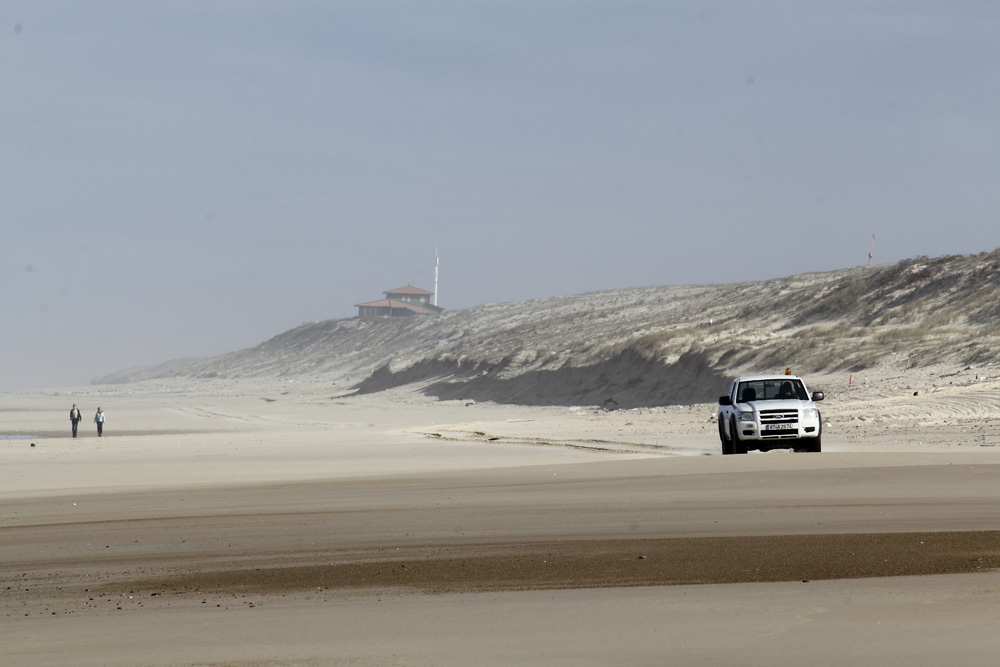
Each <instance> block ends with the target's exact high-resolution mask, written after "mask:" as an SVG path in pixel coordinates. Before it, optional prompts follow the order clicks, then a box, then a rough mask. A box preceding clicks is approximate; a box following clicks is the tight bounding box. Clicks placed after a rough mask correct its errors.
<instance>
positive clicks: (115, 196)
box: [0, 0, 1000, 390]
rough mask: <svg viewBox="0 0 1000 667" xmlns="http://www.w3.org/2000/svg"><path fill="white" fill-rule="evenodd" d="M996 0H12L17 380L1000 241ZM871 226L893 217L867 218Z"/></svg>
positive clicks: (9, 161)
mask: <svg viewBox="0 0 1000 667" xmlns="http://www.w3.org/2000/svg"><path fill="white" fill-rule="evenodd" d="M998 35H1000V3H994V2H958V1H953V2H912V1H905V2H904V1H899V2H881V3H880V2H871V1H864V2H846V1H843V0H836V1H833V2H801V1H799V0H790V1H788V2H751V1H745V2H661V3H656V2H652V3H622V2H606V3H605V2H586V3H571V2H499V3H493V2H468V1H462V2H433V3H421V2H406V3H403V2H398V3H396V2H294V1H282V2H278V1H274V2H247V1H244V0H239V1H236V0H233V1H226V0H214V1H212V2H191V3H186V2H176V1H170V2H153V1H151V0H143V1H142V2H125V1H123V0H122V1H117V2H85V1H80V0H74V1H72V2H68V1H67V2H11V1H9V0H4V1H3V2H0V253H2V262H0V295H2V301H0V309H2V310H0V390H11V389H28V388H40V387H51V386H70V385H80V384H88V383H89V382H90V381H91V380H92V379H93V378H96V377H99V376H101V375H104V374H107V373H110V372H113V371H117V370H121V369H124V368H128V367H132V366H139V365H152V364H157V363H160V362H163V361H167V360H170V359H175V358H180V357H203V356H211V355H215V354H221V353H224V352H229V351H233V350H238V349H242V348H245V347H249V346H251V345H255V344H257V343H259V342H261V341H263V340H266V339H267V338H270V337H271V336H273V335H276V334H278V333H281V332H283V331H286V330H288V329H290V328H292V327H295V326H298V325H300V324H301V323H303V322H305V321H312V320H325V319H331V318H342V317H351V316H353V315H355V314H356V313H357V309H356V308H354V304H356V303H360V302H364V301H370V300H374V299H378V298H381V297H382V292H383V291H384V290H387V289H391V288H394V287H399V286H401V285H406V284H408V283H409V284H413V285H415V286H417V287H421V288H424V289H427V290H432V289H433V288H434V257H435V249H437V251H438V252H439V254H440V261H441V265H440V266H441V268H440V292H439V294H440V299H439V304H440V305H442V306H444V307H445V308H467V307H471V306H475V305H478V304H482V303H492V302H499V301H520V300H525V299H531V298H537V297H548V296H556V295H563V294H574V293H581V292H589V291H595V290H604V289H613V288H620V287H634V286H649V285H675V284H698V283H720V282H732V281H746V280H758V279H765V278H773V277H778V276H786V275H791V274H795V273H801V272H806V271H825V270H831V269H840V268H846V267H851V266H858V265H863V264H865V263H866V262H867V255H868V252H869V251H870V250H871V249H872V246H873V243H874V253H875V262H876V263H884V262H894V261H897V260H900V259H903V258H906V257H914V256H917V255H929V256H938V255H945V254H969V253H977V252H982V251H991V250H993V249H994V248H996V247H997V246H998V245H1000V240H998V230H1000V225H998V211H1000V187H998V184H1000V67H998V63H1000V39H998V38H997V36H998ZM873 235H874V240H873Z"/></svg>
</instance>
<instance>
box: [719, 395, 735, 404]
mask: <svg viewBox="0 0 1000 667" xmlns="http://www.w3.org/2000/svg"><path fill="white" fill-rule="evenodd" d="M732 404H733V399H731V398H729V397H728V396H719V405H732Z"/></svg>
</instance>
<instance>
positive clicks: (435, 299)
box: [434, 248, 441, 306]
mask: <svg viewBox="0 0 1000 667" xmlns="http://www.w3.org/2000/svg"><path fill="white" fill-rule="evenodd" d="M440 263H441V260H439V259H438V251H437V248H434V305H435V306H436V305H438V264H440Z"/></svg>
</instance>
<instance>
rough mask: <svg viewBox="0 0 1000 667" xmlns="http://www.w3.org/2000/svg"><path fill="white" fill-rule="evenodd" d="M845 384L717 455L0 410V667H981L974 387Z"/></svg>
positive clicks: (688, 435)
mask: <svg viewBox="0 0 1000 667" xmlns="http://www.w3.org/2000/svg"><path fill="white" fill-rule="evenodd" d="M870 375H871V377H854V378H847V377H839V376H838V377H834V376H830V377H821V378H808V379H810V380H811V385H812V386H813V388H822V389H824V390H825V391H826V392H827V394H828V396H829V400H828V401H827V402H826V403H825V404H823V408H824V417H825V420H826V421H827V424H826V426H825V431H824V452H823V453H822V454H818V455H816V454H812V455H809V454H792V453H789V452H784V451H775V452H770V453H767V454H761V453H751V454H749V455H747V456H740V457H722V456H719V455H717V452H718V449H719V445H718V439H717V435H716V426H715V424H714V423H713V422H712V421H711V416H712V414H713V411H714V406H712V405H707V404H703V405H697V406H692V407H670V408H647V409H639V410H629V411H616V412H605V411H603V410H597V409H594V408H592V407H578V408H573V409H569V408H526V407H517V406H504V405H496V404H478V403H469V402H465V401H443V402H435V401H433V400H430V399H426V398H423V397H418V396H416V395H415V394H413V393H405V392H402V391H390V392H383V393H379V394H373V395H369V396H366V397H360V396H358V397H346V396H338V395H337V394H336V392H333V391H331V390H330V389H329V387H324V386H321V385H318V386H309V385H305V384H294V383H277V382H272V383H264V382H245V383H240V382H236V381H226V382H217V383H209V382H202V383H192V382H190V381H179V380H178V381H174V382H165V381H159V382H150V383H144V384H142V385H124V386H121V387H117V388H116V387H87V388H79V389H65V390H52V391H46V392H34V393H23V394H6V395H2V396H0V434H8V435H10V434H30V435H35V436H47V437H37V438H30V439H14V440H0V590H2V592H3V597H2V603H0V664H3V665H58V664H67V665H469V664H485V665H512V664H517V665H521V664H528V665H531V664H536V665H647V664H648V665H662V664H682V665H691V664H699V665H703V664H705V665H707V664H721V663H725V664H738V665H803V664H810V665H876V664H877V665H908V666H912V665H940V664H949V665H950V666H952V667H954V666H955V665H983V664H992V663H993V662H995V660H996V655H998V654H1000V637H998V635H997V633H996V630H995V628H996V627H997V625H998V623H1000V573H998V570H997V567H998V565H1000V532H998V531H1000V449H998V448H997V447H996V445H997V444H998V443H1000V420H997V417H998V416H1000V383H998V382H996V381H994V380H991V379H990V378H986V377H974V375H975V374H974V373H972V372H971V371H966V370H965V369H960V368H957V369H944V368H942V369H921V370H911V371H909V372H907V373H906V374H897V375H895V376H893V375H891V374H886V373H877V374H876V373H872V374H870ZM849 379H850V383H848V380H849ZM915 393H916V395H914V394H915ZM74 402H75V403H78V404H79V405H80V407H81V409H82V410H83V412H84V417H85V420H84V422H83V424H82V425H81V436H80V437H79V438H77V439H76V440H74V439H72V438H69V437H67V435H68V432H69V423H68V412H69V408H70V405H71V404H72V403H74ZM97 405H100V406H101V407H103V408H104V410H105V412H106V413H107V419H108V421H107V424H106V427H105V434H106V435H105V437H104V438H101V439H98V438H97V437H96V433H95V429H94V427H93V424H90V422H89V420H90V418H91V417H92V415H93V412H94V410H95V409H96V407H97ZM32 442H33V443H34V444H35V446H34V447H32V446H31V443H32Z"/></svg>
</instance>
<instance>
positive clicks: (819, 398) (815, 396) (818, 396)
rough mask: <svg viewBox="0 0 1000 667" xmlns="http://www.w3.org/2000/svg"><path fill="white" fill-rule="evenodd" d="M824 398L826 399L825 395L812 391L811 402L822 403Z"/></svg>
mask: <svg viewBox="0 0 1000 667" xmlns="http://www.w3.org/2000/svg"><path fill="white" fill-rule="evenodd" d="M825 397H826V395H825V394H824V393H823V392H821V391H814V392H813V402H816V401H822V400H823V399H824V398H825Z"/></svg>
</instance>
